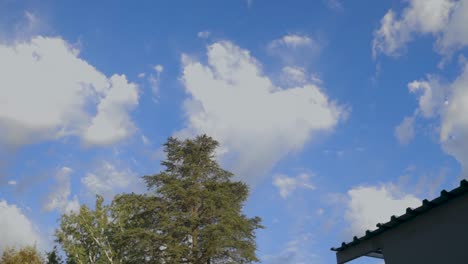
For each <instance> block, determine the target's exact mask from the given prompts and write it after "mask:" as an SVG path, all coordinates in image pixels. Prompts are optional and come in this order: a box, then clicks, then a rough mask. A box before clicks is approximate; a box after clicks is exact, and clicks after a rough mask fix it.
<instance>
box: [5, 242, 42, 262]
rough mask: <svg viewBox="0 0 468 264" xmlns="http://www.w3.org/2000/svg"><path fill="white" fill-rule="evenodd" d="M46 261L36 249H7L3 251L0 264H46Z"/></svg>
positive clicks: (29, 247)
mask: <svg viewBox="0 0 468 264" xmlns="http://www.w3.org/2000/svg"><path fill="white" fill-rule="evenodd" d="M44 263H45V262H44V259H43V258H42V256H41V255H40V254H39V252H38V251H37V249H36V247H31V246H28V247H24V248H21V249H20V250H16V249H15V248H7V249H5V250H4V251H3V254H2V257H1V259H0V264H44Z"/></svg>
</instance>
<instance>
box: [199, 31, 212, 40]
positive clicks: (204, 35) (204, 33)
mask: <svg viewBox="0 0 468 264" xmlns="http://www.w3.org/2000/svg"><path fill="white" fill-rule="evenodd" d="M210 35H211V32H209V31H206V30H205V31H200V32H198V33H197V37H199V38H201V39H207V38H209V37H210Z"/></svg>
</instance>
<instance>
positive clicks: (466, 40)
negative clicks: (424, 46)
mask: <svg viewBox="0 0 468 264" xmlns="http://www.w3.org/2000/svg"><path fill="white" fill-rule="evenodd" d="M407 3H408V5H407V6H406V7H405V8H404V9H403V11H402V12H401V14H398V13H396V12H395V11H393V10H389V11H388V12H387V13H386V14H385V16H384V17H383V18H382V20H381V24H380V28H379V29H378V30H376V31H375V32H374V40H373V43H372V49H373V55H374V57H375V56H377V54H379V53H383V54H386V55H390V56H398V55H400V54H401V53H402V52H403V51H404V48H405V46H406V44H407V43H408V42H410V41H411V40H413V38H414V37H415V36H417V35H424V34H430V35H432V36H434V37H435V38H436V44H435V46H436V49H437V50H438V51H439V52H440V53H442V54H448V55H449V54H451V53H452V52H454V51H456V50H457V49H460V48H462V47H464V46H466V45H468V31H467V30H466V25H467V24H468V0H459V1H456V0H409V1H407Z"/></svg>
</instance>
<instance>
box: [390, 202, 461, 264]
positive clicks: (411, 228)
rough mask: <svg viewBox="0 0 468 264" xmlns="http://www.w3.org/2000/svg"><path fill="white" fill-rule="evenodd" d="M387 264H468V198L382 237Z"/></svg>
mask: <svg viewBox="0 0 468 264" xmlns="http://www.w3.org/2000/svg"><path fill="white" fill-rule="evenodd" d="M383 238H384V239H383V241H382V242H383V244H384V248H383V251H384V256H385V264H406V263H408V264H468V195H464V196H462V197H459V198H456V199H454V200H452V201H450V202H448V203H447V204H445V205H443V206H441V207H438V208H434V209H432V210H431V211H429V212H428V213H426V214H424V215H421V216H419V217H416V218H414V219H413V220H412V221H410V222H407V223H404V224H402V225H401V226H398V227H396V228H394V229H393V230H392V231H391V232H387V233H386V234H385V236H384V237H383Z"/></svg>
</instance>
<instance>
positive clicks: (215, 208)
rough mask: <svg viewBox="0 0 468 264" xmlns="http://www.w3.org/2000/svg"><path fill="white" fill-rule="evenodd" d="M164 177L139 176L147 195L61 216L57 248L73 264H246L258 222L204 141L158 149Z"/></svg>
mask: <svg viewBox="0 0 468 264" xmlns="http://www.w3.org/2000/svg"><path fill="white" fill-rule="evenodd" d="M164 147H165V148H164V150H165V152H166V155H167V158H166V159H165V160H164V161H163V162H162V165H163V166H164V167H165V170H164V171H162V172H160V173H158V174H155V175H150V176H144V177H143V179H144V180H145V182H146V184H147V187H148V190H149V191H150V193H149V194H134V193H132V194H122V195H118V196H116V197H115V198H114V200H113V201H112V203H111V204H110V205H107V206H104V205H103V200H102V198H101V197H99V196H98V197H97V201H96V209H95V210H94V211H93V210H90V209H89V208H87V207H86V206H82V207H81V209H80V212H79V213H78V214H73V213H72V214H70V215H63V216H62V219H61V225H60V229H58V230H57V232H56V236H57V241H58V242H59V243H60V244H61V246H62V248H63V249H64V251H65V252H66V253H67V255H68V256H69V260H70V259H71V260H73V261H75V263H79V264H81V263H135V264H137V263H167V264H171V263H190V264H221V263H222V264H228V263H252V262H256V261H258V259H257V256H256V253H255V251H256V244H255V230H256V229H258V228H262V226H261V225H260V222H261V220H260V218H258V217H254V218H248V217H247V216H246V215H244V214H242V208H243V205H244V202H245V201H246V199H247V197H248V192H249V190H248V186H247V185H246V184H244V183H242V182H237V181H232V177H233V174H232V173H230V172H228V171H226V170H224V169H223V168H221V167H220V166H219V164H218V163H217V162H216V159H215V151H216V148H217V147H218V142H216V141H215V140H213V139H212V138H210V137H208V136H199V137H196V138H194V139H187V140H183V141H182V140H179V139H176V138H169V139H168V141H167V143H166V144H165V145H164Z"/></svg>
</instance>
